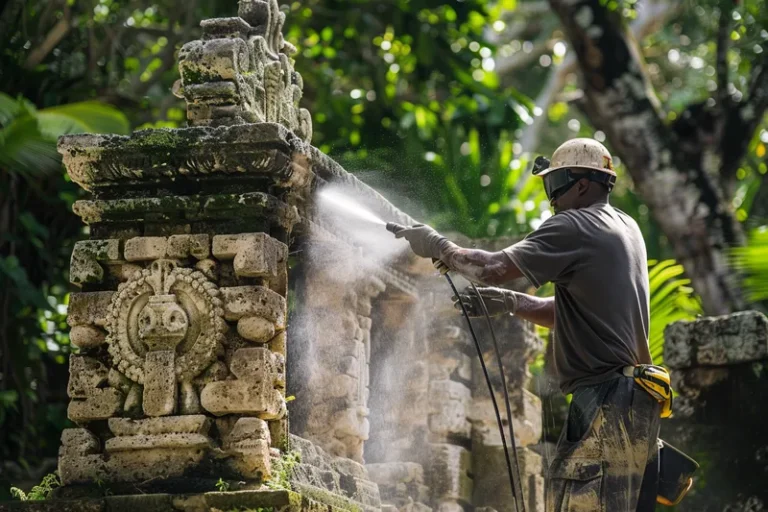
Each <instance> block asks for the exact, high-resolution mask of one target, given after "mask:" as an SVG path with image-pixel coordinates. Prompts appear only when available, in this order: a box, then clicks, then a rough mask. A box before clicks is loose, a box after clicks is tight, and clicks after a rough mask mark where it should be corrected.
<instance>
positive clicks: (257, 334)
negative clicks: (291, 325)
mask: <svg viewBox="0 0 768 512" xmlns="http://www.w3.org/2000/svg"><path fill="white" fill-rule="evenodd" d="M237 333H238V334H239V335H240V336H242V337H243V338H245V339H247V340H249V341H253V342H255V343H266V342H268V341H269V340H271V339H272V338H274V336H275V324H274V323H272V322H271V321H269V320H267V319H266V318H262V317H259V316H248V317H243V318H241V319H240V320H238V321H237Z"/></svg>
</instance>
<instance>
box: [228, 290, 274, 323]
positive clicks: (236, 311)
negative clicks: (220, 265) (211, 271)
mask: <svg viewBox="0 0 768 512" xmlns="http://www.w3.org/2000/svg"><path fill="white" fill-rule="evenodd" d="M219 290H220V291H221V299H222V300H223V301H224V318H226V319H227V320H229V321H235V320H240V319H241V318H243V317H250V316H258V317H262V318H265V319H267V320H269V321H271V322H273V323H274V324H275V328H276V329H278V330H283V329H285V311H286V306H285V299H284V298H283V297H282V296H280V295H279V294H277V293H275V292H273V291H272V290H270V289H269V288H265V287H263V286H233V287H229V288H220V289H219Z"/></svg>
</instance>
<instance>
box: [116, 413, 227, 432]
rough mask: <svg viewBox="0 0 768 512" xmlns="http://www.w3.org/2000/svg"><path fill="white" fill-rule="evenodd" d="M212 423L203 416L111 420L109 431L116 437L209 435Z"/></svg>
mask: <svg viewBox="0 0 768 512" xmlns="http://www.w3.org/2000/svg"><path fill="white" fill-rule="evenodd" d="M211 423H212V422H211V419H210V418H208V417H206V416H204V415H202V414H195V415H188V416H172V417H168V418H149V419H141V420H134V419H129V418H110V419H109V429H110V430H111V431H112V433H113V434H114V435H116V436H138V435H159V434H207V433H208V430H209V429H210V427H211Z"/></svg>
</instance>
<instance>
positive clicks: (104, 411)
mask: <svg viewBox="0 0 768 512" xmlns="http://www.w3.org/2000/svg"><path fill="white" fill-rule="evenodd" d="M122 407H123V394H122V393H120V391H118V390H116V389H114V388H104V389H93V390H91V392H90V393H89V395H88V397H87V398H86V399H84V400H81V399H74V400H72V401H71V402H69V406H68V407H67V417H68V418H69V419H70V420H72V421H74V422H75V423H78V424H82V423H88V422H90V421H97V420H106V419H108V418H111V417H113V416H116V415H117V414H118V413H119V412H120V410H121V409H122Z"/></svg>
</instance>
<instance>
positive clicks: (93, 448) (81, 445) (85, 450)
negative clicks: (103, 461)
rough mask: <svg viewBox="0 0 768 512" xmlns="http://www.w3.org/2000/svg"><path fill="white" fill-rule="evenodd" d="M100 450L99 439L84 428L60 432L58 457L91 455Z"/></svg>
mask: <svg viewBox="0 0 768 512" xmlns="http://www.w3.org/2000/svg"><path fill="white" fill-rule="evenodd" d="M100 449H101V444H100V443H99V439H98V438H97V437H96V436H95V435H93V434H92V433H91V432H90V431H89V430H87V429H84V428H65V429H64V430H63V431H62V432H61V447H60V448H59V455H93V454H95V453H98V452H99V450H100Z"/></svg>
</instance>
